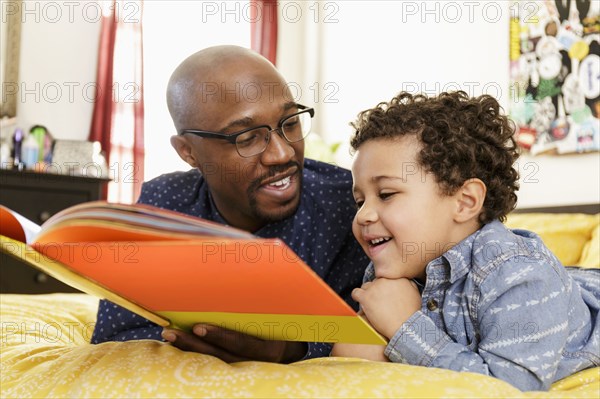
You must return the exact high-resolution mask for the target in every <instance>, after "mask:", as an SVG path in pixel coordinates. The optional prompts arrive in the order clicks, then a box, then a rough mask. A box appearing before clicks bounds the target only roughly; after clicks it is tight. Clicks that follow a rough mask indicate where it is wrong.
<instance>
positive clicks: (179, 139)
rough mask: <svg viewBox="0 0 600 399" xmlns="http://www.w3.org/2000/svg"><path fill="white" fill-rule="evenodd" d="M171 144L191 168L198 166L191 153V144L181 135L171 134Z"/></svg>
mask: <svg viewBox="0 0 600 399" xmlns="http://www.w3.org/2000/svg"><path fill="white" fill-rule="evenodd" d="M171 146H172V147H173V148H174V149H175V151H177V154H178V155H179V157H180V158H181V159H183V161H184V162H186V163H187V164H188V165H190V166H191V167H192V168H197V167H198V162H197V161H196V158H194V155H193V154H192V146H191V145H190V143H189V142H188V141H187V140H186V138H185V137H183V136H171Z"/></svg>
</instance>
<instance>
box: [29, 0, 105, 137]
mask: <svg viewBox="0 0 600 399" xmlns="http://www.w3.org/2000/svg"><path fill="white" fill-rule="evenodd" d="M19 3H20V4H21V7H22V10H21V11H22V13H23V16H22V22H23V24H22V28H21V60H20V66H19V79H20V87H19V93H18V94H19V97H18V102H17V125H18V126H20V127H21V128H23V129H25V130H29V128H30V127H31V126H33V125H36V124H41V125H44V126H46V127H47V128H48V130H49V131H50V132H51V133H52V134H53V135H54V137H55V138H59V139H78V140H85V139H87V137H88V134H89V130H90V123H91V118H92V111H93V105H94V104H93V99H94V95H95V91H94V84H95V81H96V64H97V56H98V42H99V32H100V23H99V21H100V17H101V14H98V13H99V12H101V8H100V6H99V5H98V4H97V3H96V2H91V1H84V2H37V1H35V2H33V1H31V2H30V1H24V2H19Z"/></svg>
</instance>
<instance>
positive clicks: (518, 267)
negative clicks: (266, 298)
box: [332, 92, 600, 390]
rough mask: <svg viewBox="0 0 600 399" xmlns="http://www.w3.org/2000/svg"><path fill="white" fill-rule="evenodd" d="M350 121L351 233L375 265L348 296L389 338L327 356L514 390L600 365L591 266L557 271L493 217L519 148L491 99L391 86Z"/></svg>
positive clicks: (531, 243) (598, 296) (520, 234)
mask: <svg viewBox="0 0 600 399" xmlns="http://www.w3.org/2000/svg"><path fill="white" fill-rule="evenodd" d="M353 126H354V128H355V129H356V133H355V135H354V136H353V138H352V141H351V145H352V148H353V149H354V150H355V152H356V153H355V159H354V164H353V166H352V175H353V179H354V187H353V193H354V198H355V201H356V204H357V207H358V210H357V213H356V216H355V219H354V222H353V232H354V235H355V236H356V238H357V240H358V241H359V243H360V244H361V246H362V247H363V249H364V250H365V252H366V253H367V255H368V256H369V257H370V258H371V261H372V262H371V264H370V265H369V266H368V268H367V270H366V272H365V277H364V284H363V286H362V287H361V288H357V289H355V290H354V292H353V294H352V296H353V298H354V299H355V300H356V301H358V302H359V303H360V305H361V312H363V314H364V317H365V318H366V319H367V320H368V321H369V323H371V325H372V326H373V327H374V328H375V329H377V331H379V332H380V333H381V334H382V335H384V336H385V337H386V338H388V339H389V343H388V345H387V347H383V346H382V347H376V346H368V345H348V344H336V345H335V347H334V349H333V351H332V355H334V356H347V357H363V358H367V359H373V360H383V359H385V357H387V358H389V360H391V361H393V362H398V363H407V364H413V365H420V366H431V367H439V368H446V369H451V370H456V371H470V372H476V373H481V374H486V375H491V376H494V377H497V378H500V379H503V380H505V381H507V382H509V383H511V384H513V385H514V386H516V387H517V388H519V389H522V390H547V389H548V388H549V386H550V384H551V383H553V382H554V381H556V380H559V379H561V378H564V377H566V376H568V375H570V374H573V373H575V372H577V371H579V370H582V369H585V368H589V367H593V366H598V365H600V352H599V351H600V323H599V318H598V311H599V308H600V270H599V269H593V270H579V269H576V268H573V269H566V268H564V267H563V266H562V265H561V264H560V262H559V261H558V260H557V258H556V257H555V256H554V255H553V254H552V253H551V252H550V251H549V250H548V248H546V247H545V246H544V244H543V243H542V241H541V239H540V238H539V236H537V235H536V234H534V233H531V232H528V231H524V230H513V231H511V230H508V229H507V228H506V227H505V226H504V225H503V224H502V221H504V220H505V218H506V214H507V213H509V212H510V211H511V210H512V209H513V208H514V207H515V204H516V201H517V196H516V194H515V191H516V190H517V189H518V185H517V179H518V173H517V171H516V170H515V169H514V167H513V164H514V163H515V160H516V159H517V157H518V153H517V148H516V145H515V141H514V139H513V128H512V125H511V124H510V123H509V121H508V119H507V118H506V117H505V116H503V115H501V114H500V106H499V105H498V102H497V101H496V100H495V99H493V98H492V97H490V96H481V97H479V98H475V99H470V98H469V97H468V96H467V95H466V93H464V92H458V93H443V94H441V95H440V96H438V97H437V98H427V97H425V96H422V95H416V96H412V95H410V94H408V93H400V94H399V95H398V96H396V97H395V98H393V99H392V101H390V102H389V103H381V104H379V105H378V106H377V107H375V108H374V109H370V110H367V111H364V112H362V113H361V114H359V117H358V120H357V122H355V123H354V124H353ZM384 355H385V357H384ZM386 360H387V359H386Z"/></svg>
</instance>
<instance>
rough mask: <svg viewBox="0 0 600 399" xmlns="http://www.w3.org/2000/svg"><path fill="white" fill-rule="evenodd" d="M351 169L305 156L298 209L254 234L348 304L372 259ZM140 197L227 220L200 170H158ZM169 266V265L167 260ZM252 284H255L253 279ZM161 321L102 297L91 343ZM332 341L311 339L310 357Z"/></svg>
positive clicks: (139, 334) (153, 333)
mask: <svg viewBox="0 0 600 399" xmlns="http://www.w3.org/2000/svg"><path fill="white" fill-rule="evenodd" d="M351 190H352V176H351V174H350V171H348V170H346V169H342V168H338V167H336V166H333V165H330V164H326V163H323V162H318V161H314V160H310V159H306V160H305V162H304V171H303V183H302V194H301V200H300V205H299V207H298V210H297V211H296V214H295V215H294V216H293V217H291V218H288V219H286V220H283V221H280V222H276V223H271V224H268V225H266V226H264V227H263V228H261V229H260V230H259V231H257V232H255V233H254V235H256V236H259V237H264V238H275V237H278V238H281V239H282V240H283V241H285V242H286V243H287V244H288V246H289V247H290V248H291V249H292V250H293V251H294V252H295V253H296V254H297V255H298V256H299V257H300V258H301V259H302V260H303V261H304V262H305V263H306V264H308V265H309V266H310V267H311V268H312V269H313V270H314V271H315V272H316V273H317V274H318V275H319V277H321V278H322V279H323V280H324V281H325V282H326V283H327V284H328V285H329V286H330V287H331V288H333V290H334V291H335V292H337V293H338V294H339V295H340V296H341V297H342V298H343V299H344V300H345V301H346V302H347V303H348V304H350V306H352V307H353V308H355V309H357V308H358V306H357V304H356V303H355V302H354V301H353V300H352V298H351V296H350V294H351V292H352V289H354V288H355V287H358V286H360V282H361V279H362V276H363V274H364V270H365V267H366V266H367V264H368V263H369V261H368V258H367V257H366V255H365V254H364V252H363V250H362V248H361V247H360V246H359V244H358V242H357V241H356V239H355V238H354V236H353V235H352V220H353V218H354V214H355V211H356V207H355V205H354V200H353V197H352V192H351ZM139 202H140V203H144V204H150V205H154V206H157V207H160V208H165V209H169V210H173V211H177V212H181V213H184V214H187V215H192V216H198V217H201V218H204V219H208V220H212V221H215V222H218V223H222V224H227V222H226V221H225V220H224V219H223V217H222V216H221V215H220V214H219V212H218V211H217V208H216V206H215V204H214V203H213V200H212V197H211V196H210V193H209V191H208V186H207V184H206V181H205V180H204V178H203V177H202V176H201V174H200V172H198V170H196V169H193V170H190V171H188V172H174V173H170V174H166V175H162V176H159V177H157V178H155V179H153V180H151V181H149V182H146V183H144V185H143V186H142V193H141V195H140V198H139ZM165 267H168V265H165ZM248 284H252V282H251V281H249V282H248ZM161 331H162V327H159V326H157V325H156V324H154V323H152V322H150V321H148V320H146V319H144V318H143V317H141V316H138V315H136V314H134V313H131V312H129V311H128V310H126V309H124V308H122V307H120V306H117V305H115V304H113V303H112V302H108V301H104V300H103V301H100V306H99V309H98V315H97V320H96V326H95V329H94V333H93V335H92V340H91V342H92V343H101V342H106V341H128V340H134V339H159V340H161V339H162V338H161V336H160V333H161ZM330 351H331V345H329V344H322V343H309V344H308V353H307V354H306V358H311V357H320V356H328V355H329V352H330Z"/></svg>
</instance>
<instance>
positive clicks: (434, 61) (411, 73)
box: [2, 0, 600, 208]
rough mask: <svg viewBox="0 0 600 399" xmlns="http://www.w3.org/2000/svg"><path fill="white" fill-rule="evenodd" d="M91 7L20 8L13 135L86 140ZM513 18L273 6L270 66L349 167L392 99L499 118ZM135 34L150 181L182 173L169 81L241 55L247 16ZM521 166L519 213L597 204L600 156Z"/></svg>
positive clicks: (221, 6)
mask: <svg viewBox="0 0 600 399" xmlns="http://www.w3.org/2000/svg"><path fill="white" fill-rule="evenodd" d="M90 3H92V4H95V2H92V1H83V2H37V1H27V2H24V3H23V11H24V13H23V16H22V27H21V29H22V30H21V55H20V63H19V73H20V79H19V81H20V83H21V90H20V93H19V95H20V97H19V101H18V102H17V119H16V125H17V126H19V127H21V128H23V129H24V130H29V128H30V127H31V126H33V125H36V124H42V125H44V126H46V127H48V129H49V130H50V131H51V132H52V134H53V135H54V138H58V139H75V140H86V139H87V136H88V133H89V127H90V121H91V117H92V110H93V103H92V101H90V95H89V94H88V93H86V92H85V91H84V90H82V88H84V87H86V85H87V87H89V85H93V84H94V82H95V79H96V68H97V60H98V43H99V37H100V23H99V18H97V17H96V14H95V12H96V10H97V7H94V6H90ZM530 3H531V4H532V5H533V6H534V7H535V6H536V4H537V6H540V5H541V3H543V2H530ZM592 3H595V2H592ZM528 4H529V3H528ZM595 6H598V3H595ZM3 10H4V8H3ZM534 10H535V8H534ZM510 11H511V10H510V2H504V1H458V2H415V1H368V2H367V1H280V2H279V12H278V13H279V15H278V17H279V19H278V22H279V30H278V49H277V50H278V51H277V53H278V54H277V66H278V68H279V69H280V70H281V72H282V73H283V75H284V76H285V77H286V78H287V79H288V82H290V85H291V86H292V87H293V88H294V89H296V93H297V96H296V100H297V101H298V102H300V103H303V104H306V105H310V106H314V107H315V108H316V110H317V114H316V117H315V120H314V129H313V130H314V133H313V135H314V136H317V135H318V136H319V137H320V138H321V139H322V140H323V141H325V142H326V143H342V144H341V147H340V149H339V150H338V151H337V152H336V154H335V160H334V161H335V162H336V163H338V164H340V165H342V166H346V167H347V166H349V164H350V162H351V158H350V156H349V154H348V145H347V141H348V137H349V135H350V133H351V128H350V126H349V124H348V123H349V121H351V120H353V119H354V117H355V116H356V114H357V113H358V112H359V111H361V110H363V109H365V108H369V107H372V106H373V105H375V104H377V103H378V102H380V101H383V100H388V99H389V98H391V97H392V96H393V95H395V94H396V93H397V92H398V91H400V90H408V91H413V92H415V91H423V92H427V93H429V94H433V93H437V92H439V91H443V90H456V89H459V88H460V89H462V90H465V91H467V93H469V94H470V95H480V94H490V95H493V96H496V97H497V98H498V99H499V101H500V103H501V104H502V105H503V107H504V108H505V109H507V107H508V105H509V101H510V100H509V89H510V88H509V58H508V52H509V17H510ZM140 15H141V14H140ZM134 16H135V15H134ZM143 29H144V36H143V39H144V101H145V153H146V154H145V159H146V161H145V176H144V180H148V179H151V178H153V177H155V176H157V175H159V174H161V173H166V172H169V171H173V170H177V169H179V170H185V169H187V165H186V164H184V163H183V162H182V161H180V160H179V158H178V157H177V155H176V154H175V152H174V151H173V150H171V148H170V146H169V145H168V144H167V143H168V138H169V136H170V135H171V134H173V127H172V122H171V120H170V118H169V115H168V111H167V109H166V104H165V95H164V93H165V87H166V81H167V80H168V77H169V75H170V73H171V72H172V71H173V69H174V68H175V67H176V66H177V65H178V64H179V63H180V62H181V61H182V60H183V59H184V58H185V57H186V56H187V55H189V54H191V53H193V52H194V51H197V50H199V49H202V48H204V47H207V46H211V45H215V44H225V43H229V44H238V45H242V46H246V47H249V46H250V11H249V7H248V2H246V1H236V2H233V1H228V2H217V1H202V2H201V1H195V2H191V1H179V2H178V1H169V2H167V1H160V0H154V1H146V2H145V3H144V9H143ZM71 87H75V90H74V91H73V93H74V95H70V88H71ZM57 90H58V91H57ZM11 134H12V131H9V129H3V131H2V137H3V138H5V139H6V137H9V136H10V135H11ZM519 168H520V169H521V178H522V180H521V189H520V191H519V204H518V207H519V208H537V207H547V206H561V205H579V204H598V203H599V202H600V184H599V181H600V157H599V154H598V153H597V152H595V153H589V154H578V155H561V156H543V155H542V156H535V157H530V156H527V155H525V156H524V157H523V158H522V159H521V160H520V161H519Z"/></svg>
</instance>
